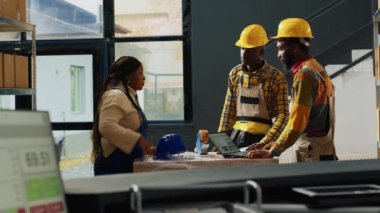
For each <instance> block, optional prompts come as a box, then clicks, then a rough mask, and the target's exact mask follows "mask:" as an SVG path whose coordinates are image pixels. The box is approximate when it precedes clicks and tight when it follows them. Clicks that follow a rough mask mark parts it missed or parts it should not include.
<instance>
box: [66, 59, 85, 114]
mask: <svg viewBox="0 0 380 213" xmlns="http://www.w3.org/2000/svg"><path fill="white" fill-rule="evenodd" d="M70 75H71V112H74V113H75V112H77V113H82V112H83V111H84V109H85V104H86V103H85V102H84V100H85V99H84V97H85V94H84V92H85V84H84V83H85V82H86V80H85V71H84V67H81V66H73V65H72V66H70Z"/></svg>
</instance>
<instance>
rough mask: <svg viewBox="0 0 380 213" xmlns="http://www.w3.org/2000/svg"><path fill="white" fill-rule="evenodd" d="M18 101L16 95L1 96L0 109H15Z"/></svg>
mask: <svg viewBox="0 0 380 213" xmlns="http://www.w3.org/2000/svg"><path fill="white" fill-rule="evenodd" d="M15 103H16V99H15V96H14V95H2V96H0V109H8V110H14V109H15V106H16V105H15Z"/></svg>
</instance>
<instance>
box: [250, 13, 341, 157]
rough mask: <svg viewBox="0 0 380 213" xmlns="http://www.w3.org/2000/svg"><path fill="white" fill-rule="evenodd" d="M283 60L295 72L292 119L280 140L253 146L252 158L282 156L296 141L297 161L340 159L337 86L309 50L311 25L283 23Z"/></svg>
mask: <svg viewBox="0 0 380 213" xmlns="http://www.w3.org/2000/svg"><path fill="white" fill-rule="evenodd" d="M272 38H273V39H276V40H277V50H278V55H277V56H278V58H279V60H280V61H281V62H282V63H283V64H285V65H286V67H287V68H288V69H290V71H291V73H292V75H293V79H294V81H293V85H292V94H291V95H292V104H291V109H290V118H289V122H288V124H287V125H286V127H285V129H284V131H283V132H282V133H281V135H280V136H279V138H278V139H277V140H274V141H272V142H269V143H266V144H265V143H261V144H258V145H256V146H252V147H250V149H249V150H250V151H249V152H248V154H247V157H249V158H272V157H273V156H279V155H280V154H281V153H282V152H283V151H284V150H285V149H287V148H289V147H290V146H292V145H293V144H294V148H295V157H296V159H295V160H296V161H297V162H308V161H323V160H336V159H337V158H336V153H335V146H334V125H335V115H334V110H335V106H334V87H333V84H332V82H331V80H330V77H329V76H328V74H327V73H326V71H325V69H324V68H323V67H322V65H321V64H319V63H318V62H317V61H316V60H315V58H313V57H312V56H311V55H310V53H309V45H310V39H311V38H313V35H312V32H311V28H310V25H309V23H308V22H307V21H305V20H304V19H300V18H288V19H285V20H283V21H281V22H280V24H279V27H278V32H277V35H276V36H274V37H272Z"/></svg>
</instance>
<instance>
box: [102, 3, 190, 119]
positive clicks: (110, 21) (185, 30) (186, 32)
mask: <svg viewBox="0 0 380 213" xmlns="http://www.w3.org/2000/svg"><path fill="white" fill-rule="evenodd" d="M103 5H104V8H114V0H111V1H103ZM103 18H104V28H105V29H108V30H106V31H104V36H105V37H107V36H108V37H109V39H110V42H111V43H112V45H111V47H112V51H111V52H110V58H111V61H115V43H132V42H155V41H181V42H182V53H183V89H184V91H183V94H184V97H183V99H184V109H183V110H184V118H183V120H176V121H171V120H161V121H149V120H148V123H149V124H172V123H192V122H193V110H192V109H193V107H192V92H191V91H192V88H191V87H192V83H191V82H192V81H191V33H190V26H191V17H190V0H182V35H170V36H135V37H120V36H119V37H116V36H115V14H114V13H109V12H106V11H104V13H103ZM109 25H112V26H110V27H108V26H109Z"/></svg>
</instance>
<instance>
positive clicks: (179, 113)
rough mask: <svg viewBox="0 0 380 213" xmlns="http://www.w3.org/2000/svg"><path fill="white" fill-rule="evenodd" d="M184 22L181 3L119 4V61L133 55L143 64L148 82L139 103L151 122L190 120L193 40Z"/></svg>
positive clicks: (145, 0)
mask: <svg viewBox="0 0 380 213" xmlns="http://www.w3.org/2000/svg"><path fill="white" fill-rule="evenodd" d="M182 20H183V18H182V1H181V0H115V36H116V38H115V58H116V59H117V58H119V57H121V56H123V55H131V56H134V57H136V58H138V59H139V60H140V61H141V62H142V63H143V66H144V72H145V77H146V81H145V86H144V89H143V91H142V92H141V94H139V99H140V103H141V105H142V108H143V109H144V112H145V113H146V116H147V118H148V120H149V121H184V120H188V119H189V116H187V115H186V113H188V112H185V108H186V105H190V104H191V103H190V102H186V101H185V98H184V97H185V93H186V91H189V85H186V84H185V82H186V79H187V78H190V75H185V74H186V72H185V70H184V58H185V57H184V52H185V51H186V48H188V47H189V43H188V42H187V41H188V40H189V39H188V38H187V36H188V34H187V33H185V32H183V30H182V29H183V28H184V27H183V24H182ZM186 59H187V60H190V59H189V57H187V58H186ZM186 69H189V68H186ZM187 82H190V80H189V79H188V81H187ZM187 108H189V107H187Z"/></svg>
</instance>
